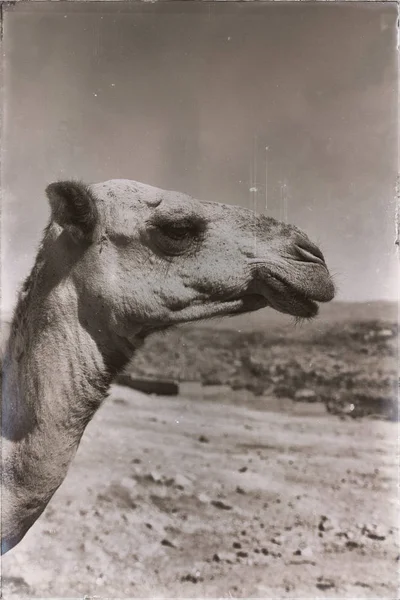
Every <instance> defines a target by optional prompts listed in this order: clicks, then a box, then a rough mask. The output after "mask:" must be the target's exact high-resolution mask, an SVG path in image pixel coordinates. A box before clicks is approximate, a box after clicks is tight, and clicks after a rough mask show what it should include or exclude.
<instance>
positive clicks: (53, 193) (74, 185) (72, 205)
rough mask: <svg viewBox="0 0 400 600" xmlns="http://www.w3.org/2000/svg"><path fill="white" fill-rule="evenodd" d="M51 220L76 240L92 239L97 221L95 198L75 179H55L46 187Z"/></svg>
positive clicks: (85, 186) (86, 187)
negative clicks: (54, 181)
mask: <svg viewBox="0 0 400 600" xmlns="http://www.w3.org/2000/svg"><path fill="white" fill-rule="evenodd" d="M46 194H47V197H48V199H49V203H50V207H51V213H52V218H53V220H54V221H55V222H56V223H58V225H61V227H63V228H64V229H66V230H67V231H68V232H69V233H70V234H71V236H72V237H73V238H75V240H76V241H78V240H82V239H90V240H91V239H92V235H93V231H94V228H95V226H96V224H97V222H98V211H97V206H96V200H95V197H94V196H93V194H92V192H91V191H90V190H89V188H88V186H87V185H85V184H84V183H80V182H77V181H57V182H56V183H51V184H50V185H48V186H47V188H46Z"/></svg>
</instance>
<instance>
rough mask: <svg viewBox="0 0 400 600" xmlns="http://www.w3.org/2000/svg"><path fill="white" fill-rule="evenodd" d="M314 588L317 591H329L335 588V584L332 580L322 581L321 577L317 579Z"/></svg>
mask: <svg viewBox="0 0 400 600" xmlns="http://www.w3.org/2000/svg"><path fill="white" fill-rule="evenodd" d="M316 586H317V588H318V589H319V590H323V591H324V590H331V589H332V588H334V587H335V582H334V581H333V579H324V578H323V577H318V583H317V584H316Z"/></svg>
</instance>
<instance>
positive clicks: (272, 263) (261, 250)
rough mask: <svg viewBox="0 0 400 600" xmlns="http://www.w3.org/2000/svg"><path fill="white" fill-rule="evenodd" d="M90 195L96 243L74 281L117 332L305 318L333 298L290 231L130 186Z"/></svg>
mask: <svg viewBox="0 0 400 600" xmlns="http://www.w3.org/2000/svg"><path fill="white" fill-rule="evenodd" d="M90 190H91V192H92V193H93V195H94V196H95V198H96V199H97V202H98V206H99V212H100V216H101V217H100V218H101V225H100V226H99V230H98V232H97V238H98V240H99V241H97V242H96V243H95V244H93V245H92V246H91V247H90V248H89V249H88V251H87V252H86V254H85V256H84V257H82V259H81V261H80V263H79V265H77V268H76V269H75V274H74V277H75V282H76V286H77V288H78V289H80V290H81V291H80V292H79V293H81V294H82V297H84V298H85V299H86V300H87V301H88V302H87V304H91V305H96V298H99V297H101V298H102V299H103V301H104V305H105V307H106V311H107V312H108V316H107V319H108V320H109V324H108V326H109V327H111V328H114V329H115V327H117V328H118V329H121V333H122V332H124V333H125V334H126V332H127V331H132V332H135V331H136V330H137V328H138V327H140V326H142V325H148V326H149V327H150V328H151V329H154V328H157V327H165V326H169V325H173V324H176V323H182V322H188V321H194V320H198V319H204V318H210V317H214V316H223V315H231V314H237V313H240V312H247V311H253V310H257V309H259V308H262V307H265V306H271V307H272V308H274V309H276V310H279V311H281V312H284V313H289V314H291V315H294V316H296V317H312V316H314V315H315V314H316V313H317V310H318V307H317V304H316V302H325V301H329V300H331V299H332V298H333V296H334V286H333V283H332V280H331V278H330V275H329V273H328V270H327V267H326V265H325V261H324V258H323V255H322V254H321V252H320V250H319V249H318V248H317V247H316V246H315V245H314V244H312V242H310V240H309V239H308V238H307V236H306V235H305V234H304V233H302V232H301V231H300V230H298V229H297V228H295V227H293V226H291V225H286V224H283V223H280V222H278V221H276V220H274V219H271V218H269V217H266V216H264V215H258V216H256V215H255V214H253V213H252V212H251V211H248V210H245V209H242V208H238V207H233V206H227V205H223V204H217V203H212V202H199V201H197V200H195V199H193V198H191V197H189V196H186V195H184V194H178V193H176V192H165V191H163V190H159V189H157V188H152V187H150V186H145V185H143V184H139V183H136V182H131V181H125V180H120V181H116V180H114V181H109V182H105V183H100V184H97V185H94V186H91V188H90ZM89 298H90V301H89Z"/></svg>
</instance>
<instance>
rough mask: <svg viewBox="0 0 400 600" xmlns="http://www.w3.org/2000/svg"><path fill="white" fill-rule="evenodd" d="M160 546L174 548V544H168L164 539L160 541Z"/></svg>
mask: <svg viewBox="0 0 400 600" xmlns="http://www.w3.org/2000/svg"><path fill="white" fill-rule="evenodd" d="M161 545H162V546H169V547H170V548H176V546H175V544H173V543H172V542H170V541H169V540H167V538H164V539H163V540H161Z"/></svg>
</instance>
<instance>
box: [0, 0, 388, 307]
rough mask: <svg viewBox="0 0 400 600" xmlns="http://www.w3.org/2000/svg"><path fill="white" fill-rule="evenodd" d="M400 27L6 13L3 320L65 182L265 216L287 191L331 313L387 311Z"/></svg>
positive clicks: (278, 18)
mask: <svg viewBox="0 0 400 600" xmlns="http://www.w3.org/2000/svg"><path fill="white" fill-rule="evenodd" d="M396 19H397V12H396V6H395V4H388V3H377V4H375V3H373V4H369V5H360V4H357V5H349V4H347V5H338V4H337V3H335V4H325V3H324V4H320V5H315V4H312V5H311V4H305V3H301V4H299V3H296V4H290V5H289V4H286V3H285V4H284V5H282V4H269V5H267V4H253V3H239V4H236V3H234V4H232V3H216V4H210V3H207V4H199V3H191V2H176V3H167V4H135V5H132V4H131V5H129V6H127V5H126V4H122V3H119V2H118V3H112V4H107V5H106V4H104V3H95V4H87V3H76V4H71V3H34V4H30V5H29V4H28V5H27V4H22V5H21V4H17V6H16V7H11V8H8V9H7V10H6V14H5V22H4V53H5V58H4V61H5V124H4V135H3V173H2V177H3V189H4V200H3V222H2V226H3V235H2V267H3V277H2V284H3V285H2V287H3V306H4V307H5V310H6V311H7V310H8V309H9V308H10V307H11V306H12V305H13V304H14V300H15V293H16V289H17V287H18V285H19V283H20V281H21V279H22V278H24V277H25V276H26V275H27V273H28V271H29V269H30V267H31V265H32V262H33V256H34V252H35V249H36V247H37V244H38V241H39V239H40V236H41V231H42V229H43V227H44V226H45V224H46V221H47V219H48V214H49V211H48V205H47V201H46V199H45V197H44V193H43V190H44V188H45V186H46V185H47V184H48V183H49V182H51V181H54V180H56V179H58V178H68V177H73V178H81V179H83V180H86V181H88V182H94V181H102V180H106V179H110V178H117V177H123V178H129V179H135V180H138V181H142V182H145V183H149V184H152V185H157V186H159V187H164V188H168V189H176V190H179V191H184V192H187V193H190V194H192V195H194V196H196V197H198V198H201V199H208V200H215V201H220V202H225V203H229V204H239V205H242V206H246V207H253V205H254V204H255V203H256V204H257V208H258V210H259V211H262V210H263V211H265V204H266V201H267V205H268V209H267V213H268V214H269V215H271V216H273V217H276V218H284V217H285V211H284V210H283V208H282V197H283V196H284V195H285V194H286V198H287V215H288V220H289V222H291V223H294V224H296V225H297V226H299V227H301V228H303V229H304V230H305V231H307V233H308V234H309V235H310V237H311V238H312V239H315V240H317V241H318V242H319V243H320V245H321V247H322V249H323V251H324V254H325V255H326V259H327V262H328V265H329V266H330V267H331V269H332V271H333V272H334V273H335V274H336V281H337V284H338V286H339V296H338V298H339V299H342V300H370V299H381V298H382V299H393V298H395V295H396V288H395V281H394V278H395V273H396V269H397V258H396V254H395V250H394V244H393V242H394V192H395V190H394V185H395V177H396V167H397V156H396V122H397V114H396V107H397V102H396V98H397V96H396V93H397V81H396V77H397V72H396ZM266 147H268V151H266V150H265V148H266ZM266 154H267V156H268V174H267V182H268V186H267V197H266V194H265V184H266V177H265V175H266V174H265V168H266ZM283 184H286V192H283V191H282V186H283ZM250 188H256V189H257V190H258V191H257V192H254V191H253V192H250V191H249V190H250Z"/></svg>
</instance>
